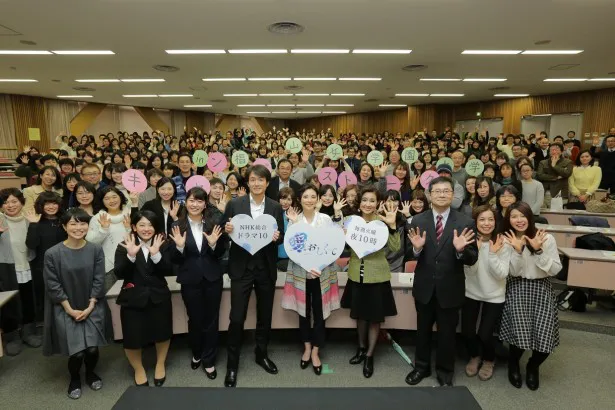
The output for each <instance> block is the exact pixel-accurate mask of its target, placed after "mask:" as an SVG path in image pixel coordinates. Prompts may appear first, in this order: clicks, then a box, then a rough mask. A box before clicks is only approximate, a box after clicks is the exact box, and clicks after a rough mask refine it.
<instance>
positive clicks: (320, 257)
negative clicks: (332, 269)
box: [284, 223, 345, 271]
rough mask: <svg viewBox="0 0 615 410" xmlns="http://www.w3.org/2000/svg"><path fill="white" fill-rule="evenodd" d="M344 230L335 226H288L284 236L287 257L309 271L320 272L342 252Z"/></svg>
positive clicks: (303, 224) (304, 224) (298, 224)
mask: <svg viewBox="0 0 615 410" xmlns="http://www.w3.org/2000/svg"><path fill="white" fill-rule="evenodd" d="M344 242H345V239H344V230H343V229H342V228H341V227H340V226H338V225H335V224H330V225H326V226H320V227H318V228H314V227H312V226H311V225H308V224H306V223H297V224H293V225H290V226H289V227H288V229H286V233H285V234H284V250H285V251H286V254H287V255H288V257H289V258H290V259H291V260H292V261H293V262H295V263H296V264H298V265H299V266H301V267H302V268H303V269H305V270H307V271H310V270H312V269H316V270H319V271H322V270H323V269H324V268H326V267H327V266H329V265H330V264H332V263H333V262H335V261H336V260H337V259H338V258H339V257H340V255H341V254H342V252H343V251H344Z"/></svg>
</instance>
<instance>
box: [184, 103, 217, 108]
mask: <svg viewBox="0 0 615 410" xmlns="http://www.w3.org/2000/svg"><path fill="white" fill-rule="evenodd" d="M184 107H185V108H211V104H188V105H184Z"/></svg>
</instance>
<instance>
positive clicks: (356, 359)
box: [348, 348, 367, 364]
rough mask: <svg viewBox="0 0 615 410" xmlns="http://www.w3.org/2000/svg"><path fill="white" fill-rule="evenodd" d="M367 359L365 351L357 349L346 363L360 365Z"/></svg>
mask: <svg viewBox="0 0 615 410" xmlns="http://www.w3.org/2000/svg"><path fill="white" fill-rule="evenodd" d="M366 357H367V349H363V348H359V349H357V353H356V354H355V355H354V356H352V357H351V358H350V361H349V362H348V363H350V364H360V363H361V362H363V360H365V358H366Z"/></svg>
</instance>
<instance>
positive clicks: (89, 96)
mask: <svg viewBox="0 0 615 410" xmlns="http://www.w3.org/2000/svg"><path fill="white" fill-rule="evenodd" d="M56 97H58V98H92V97H94V96H93V95H57V96H56Z"/></svg>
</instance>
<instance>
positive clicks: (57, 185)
mask: <svg viewBox="0 0 615 410" xmlns="http://www.w3.org/2000/svg"><path fill="white" fill-rule="evenodd" d="M45 171H51V172H53V173H54V175H55V176H56V180H55V182H54V183H53V188H54V189H62V175H61V174H60V171H58V169H57V168H56V167H52V166H46V167H43V168H41V169H40V171H38V178H37V179H36V185H42V184H43V178H42V176H43V174H44V173H45Z"/></svg>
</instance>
